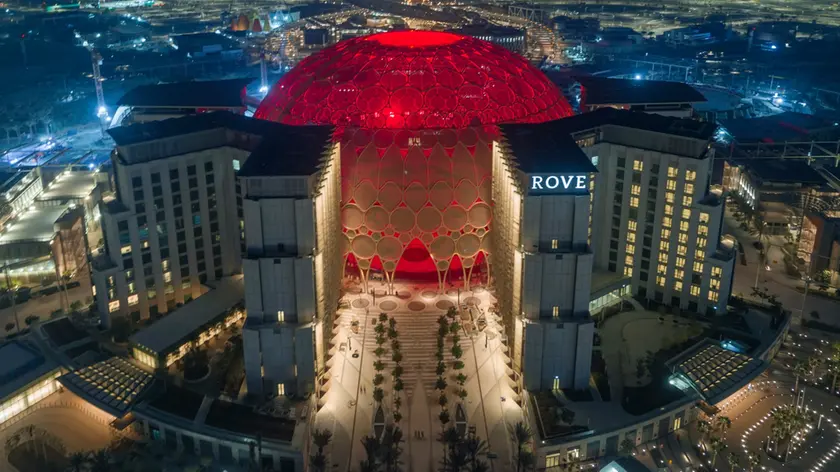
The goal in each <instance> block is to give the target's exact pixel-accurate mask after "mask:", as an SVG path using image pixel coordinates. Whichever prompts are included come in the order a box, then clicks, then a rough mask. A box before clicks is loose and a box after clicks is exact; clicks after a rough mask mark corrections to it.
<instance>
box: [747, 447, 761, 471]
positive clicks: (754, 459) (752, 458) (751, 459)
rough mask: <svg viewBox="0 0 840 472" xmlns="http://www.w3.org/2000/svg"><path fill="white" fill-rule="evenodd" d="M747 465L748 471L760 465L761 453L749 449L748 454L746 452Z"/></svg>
mask: <svg viewBox="0 0 840 472" xmlns="http://www.w3.org/2000/svg"><path fill="white" fill-rule="evenodd" d="M747 465H748V466H749V468H750V469H749V470H750V472H753V470H755V468H756V467H758V466H759V465H761V455H760V454H759V453H758V452H755V451H750V452H749V454H747Z"/></svg>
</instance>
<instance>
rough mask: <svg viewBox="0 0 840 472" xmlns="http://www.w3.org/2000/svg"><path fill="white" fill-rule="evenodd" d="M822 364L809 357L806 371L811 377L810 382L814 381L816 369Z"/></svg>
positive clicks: (819, 360) (818, 359) (814, 357)
mask: <svg viewBox="0 0 840 472" xmlns="http://www.w3.org/2000/svg"><path fill="white" fill-rule="evenodd" d="M820 364H822V359H820V358H819V357H817V356H811V357H809V358H808V371H809V373H810V375H811V380H814V379H815V378H816V376H817V367H819V366H820Z"/></svg>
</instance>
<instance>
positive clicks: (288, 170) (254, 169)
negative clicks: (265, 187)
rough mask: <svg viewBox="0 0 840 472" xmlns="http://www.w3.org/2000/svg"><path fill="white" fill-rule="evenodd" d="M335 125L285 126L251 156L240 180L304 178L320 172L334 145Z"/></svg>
mask: <svg viewBox="0 0 840 472" xmlns="http://www.w3.org/2000/svg"><path fill="white" fill-rule="evenodd" d="M332 135H333V128H332V127H331V126H288V125H282V126H281V127H279V128H277V129H276V130H275V133H274V134H272V135H271V136H268V137H266V139H265V140H264V141H263V142H262V143H260V145H259V146H258V147H257V149H255V150H254V152H252V153H251V155H250V156H248V160H246V161H245V164H243V165H242V168H241V169H240V170H239V173H238V175H239V176H240V177H267V176H304V175H312V174H314V173H315V172H317V171H318V166H319V164H320V163H321V158H322V157H323V155H324V153H325V151H326V150H327V149H328V148H329V147H330V146H332Z"/></svg>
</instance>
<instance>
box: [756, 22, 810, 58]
mask: <svg viewBox="0 0 840 472" xmlns="http://www.w3.org/2000/svg"><path fill="white" fill-rule="evenodd" d="M797 27H798V24H797V23H793V22H778V23H759V24H757V25H754V26H752V27H750V29H749V32H748V33H747V51H748V52H749V51H766V52H776V51H781V50H783V49H785V48H788V47H790V45H791V44H792V43H793V42H794V41H796V30H797Z"/></svg>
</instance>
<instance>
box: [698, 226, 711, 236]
mask: <svg viewBox="0 0 840 472" xmlns="http://www.w3.org/2000/svg"><path fill="white" fill-rule="evenodd" d="M697 234H702V235H703V236H705V235H707V234H709V227H708V226H705V225H700V226H698V227H697Z"/></svg>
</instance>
